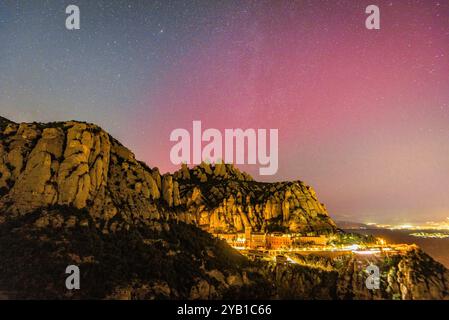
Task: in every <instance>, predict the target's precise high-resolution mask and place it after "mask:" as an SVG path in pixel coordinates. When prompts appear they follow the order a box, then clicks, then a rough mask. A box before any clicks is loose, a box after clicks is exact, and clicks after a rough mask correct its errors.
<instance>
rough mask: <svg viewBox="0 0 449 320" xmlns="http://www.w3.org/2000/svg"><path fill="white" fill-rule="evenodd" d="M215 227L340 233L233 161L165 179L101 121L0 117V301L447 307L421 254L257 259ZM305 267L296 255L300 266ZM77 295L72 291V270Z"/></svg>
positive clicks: (299, 187) (285, 188) (286, 189)
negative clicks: (377, 273) (375, 277)
mask: <svg viewBox="0 0 449 320" xmlns="http://www.w3.org/2000/svg"><path fill="white" fill-rule="evenodd" d="M198 227H201V228H202V229H204V230H206V231H210V232H217V231H221V232H229V231H240V230H243V229H245V228H247V227H250V228H252V229H253V230H265V231H270V230H271V231H273V230H283V231H295V232H297V231H299V232H304V233H309V232H313V233H329V232H333V231H335V230H336V228H335V224H334V222H333V221H332V220H331V219H330V218H329V216H328V214H327V212H326V209H325V207H324V205H322V204H321V203H320V202H319V201H318V199H317V196H316V194H315V192H314V191H313V189H312V188H311V187H309V186H307V185H305V184H304V183H303V182H301V181H292V182H279V183H260V182H256V181H254V180H253V179H252V178H251V177H250V176H249V175H247V174H245V173H242V172H240V171H239V170H238V169H237V168H235V167H233V166H231V165H224V164H217V165H215V166H211V165H208V164H205V163H203V164H201V165H199V166H197V167H194V168H191V169H189V168H188V167H187V166H182V167H181V169H180V170H179V171H177V172H175V173H173V174H164V175H161V174H160V173H159V171H158V169H157V168H149V167H148V166H147V165H145V164H144V163H141V162H139V161H137V160H136V159H135V157H134V155H133V154H132V152H130V151H129V150H128V149H126V148H125V147H124V146H122V145H121V144H120V143H119V142H118V141H117V140H115V139H114V138H112V137H111V136H110V135H109V134H107V133H106V132H105V131H103V130H102V129H101V128H99V127H98V126H95V125H92V124H86V123H82V122H75V121H69V122H59V123H49V124H40V123H30V124H27V123H22V124H16V123H14V122H11V121H9V120H7V119H4V118H0V244H1V245H0V297H5V296H6V297H8V298H83V299H84V298H114V299H115V298H127V299H158V298H170V299H196V298H203V299H213V298H231V297H232V298H234V299H239V298H253V299H257V298H276V297H277V298H287V297H289V298H295V299H296V298H299V299H312V298H314V299H373V298H376V299H377V298H385V299H392V298H402V299H430V298H437V299H440V298H448V287H449V284H448V271H447V270H446V269H445V268H444V267H442V266H441V265H439V264H438V263H436V262H435V261H433V260H432V259H431V258H429V257H428V256H427V255H425V254H424V253H422V252H421V251H416V252H415V251H414V252H410V253H409V254H406V255H401V254H398V255H392V256H390V257H389V260H385V261H383V260H375V261H374V260H373V262H374V263H377V264H379V266H381V267H382V268H381V270H382V272H383V273H382V279H383V280H382V281H383V283H384V284H385V287H384V289H383V290H382V291H379V292H376V293H374V294H373V293H372V292H370V291H368V290H367V289H366V288H365V287H364V276H366V275H364V274H363V270H364V269H363V268H362V267H363V266H366V263H368V262H369V261H368V260H364V259H360V258H358V257H355V256H353V255H348V256H346V257H343V258H329V259H327V260H326V259H325V258H322V257H320V258H313V257H312V256H310V257H308V258H303V259H304V261H303V262H302V263H300V264H299V265H283V264H270V263H268V264H267V263H266V262H251V261H249V260H248V259H246V258H245V257H243V256H242V255H240V254H239V253H238V252H237V251H235V250H234V249H232V248H231V247H229V246H228V245H227V244H226V243H225V242H224V241H220V240H217V239H215V238H213V237H212V236H211V235H210V234H209V233H207V232H204V231H202V230H201V229H200V228H198ZM298 259H300V258H298ZM69 264H75V265H78V266H79V267H80V269H81V283H82V290H79V291H69V290H66V288H65V285H64V281H65V277H66V274H65V273H64V271H65V268H66V266H67V265H69Z"/></svg>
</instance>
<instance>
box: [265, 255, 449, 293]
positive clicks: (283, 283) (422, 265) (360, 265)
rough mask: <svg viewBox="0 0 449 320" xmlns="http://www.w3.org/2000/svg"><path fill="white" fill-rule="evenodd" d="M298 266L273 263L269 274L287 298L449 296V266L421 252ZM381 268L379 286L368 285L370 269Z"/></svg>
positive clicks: (311, 259)
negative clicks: (373, 288) (368, 287)
mask: <svg viewBox="0 0 449 320" xmlns="http://www.w3.org/2000/svg"><path fill="white" fill-rule="evenodd" d="M295 260H296V261H298V264H295V265H283V264H273V263H271V264H268V265H267V267H266V269H265V274H266V276H267V278H269V279H271V280H272V281H273V282H274V283H276V287H277V297H278V298H282V299H298V298H299V299H344V300H351V299H356V300H372V299H375V300H383V299H387V300H428V299H436V300H441V299H445V300H448V299H449V270H447V269H446V268H444V266H443V265H441V264H440V263H438V262H436V261H435V260H433V259H432V258H431V257H430V256H428V255H427V254H425V253H424V252H423V251H422V250H420V249H419V248H416V247H411V248H410V250H408V251H406V252H403V253H399V254H391V255H386V256H380V255H379V256H376V255H373V256H364V257H363V256H356V255H342V256H339V257H333V258H331V257H324V256H318V255H313V254H311V255H308V256H297V257H295ZM370 264H374V265H376V266H378V267H379V271H380V286H379V289H377V290H368V289H367V288H366V286H365V280H366V278H367V275H368V274H367V272H366V267H367V266H368V265H370Z"/></svg>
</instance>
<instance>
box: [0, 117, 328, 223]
mask: <svg viewBox="0 0 449 320" xmlns="http://www.w3.org/2000/svg"><path fill="white" fill-rule="evenodd" d="M2 129H3V130H2V131H1V132H0V138H1V140H0V142H1V144H0V190H1V191H0V197H1V198H0V212H2V214H1V215H0V219H1V217H2V216H4V215H5V214H25V213H27V212H31V211H33V210H36V209H38V208H42V207H46V206H51V205H56V204H57V205H67V206H74V207H75V208H78V209H82V208H86V209H88V211H89V213H90V214H91V215H92V217H94V218H101V219H97V223H98V224H99V226H100V225H101V227H102V228H104V229H105V230H112V231H114V230H116V229H117V228H118V229H120V228H122V227H123V225H124V224H125V225H126V224H131V223H133V221H136V220H148V219H158V218H162V217H164V218H167V217H176V218H177V219H178V220H181V221H185V222H189V223H194V224H197V225H201V226H202V227H204V228H205V229H206V230H209V231H217V230H221V231H239V230H243V229H244V228H245V227H251V228H253V229H254V230H269V229H270V228H271V229H286V230H291V231H304V232H310V231H317V232H330V231H333V230H335V225H334V223H333V222H332V220H331V219H330V218H329V216H328V215H327V212H326V209H325V207H324V205H322V204H321V203H320V202H319V201H318V199H317V197H316V194H315V192H314V191H313V189H312V188H311V187H309V186H306V185H305V184H304V183H303V182H300V181H296V182H280V183H259V182H255V181H253V180H252V178H251V177H249V176H248V175H247V174H245V173H241V172H240V171H238V169H236V168H234V167H233V166H231V165H220V164H218V165H216V166H210V165H207V164H204V163H203V164H202V165H200V166H197V167H195V168H193V169H188V168H187V167H185V166H184V167H182V168H181V170H180V171H178V172H176V173H174V174H173V175H171V174H165V175H163V176H161V175H160V173H159V171H158V169H157V168H155V169H151V168H149V167H148V166H146V165H145V164H144V163H141V162H138V161H137V160H136V159H135V157H134V155H133V153H132V152H131V151H129V150H128V149H127V148H125V147H124V146H122V145H121V144H120V143H119V142H118V141H116V140H115V139H114V138H112V137H111V136H110V135H108V134H107V133H106V132H105V131H103V130H102V129H100V128H99V127H98V126H95V125H92V124H86V123H81V122H74V121H70V122H64V123H49V124H39V123H31V124H27V123H22V124H15V123H13V122H9V121H7V120H2Z"/></svg>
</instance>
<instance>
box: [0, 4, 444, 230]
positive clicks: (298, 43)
mask: <svg viewBox="0 0 449 320" xmlns="http://www.w3.org/2000/svg"><path fill="white" fill-rule="evenodd" d="M69 4H76V5H78V6H79V7H80V10H81V30H77V31H68V30H66V28H65V19H66V17H67V15H66V14H65V8H66V6H67V5H69ZM370 4H377V5H378V6H379V7H380V10H381V29H380V30H367V29H366V28H365V18H366V16H367V15H366V14H365V8H366V7H367V6H368V5H370ZM0 111H1V112H0V114H1V115H2V116H4V117H7V118H10V119H11V120H14V121H17V122H21V121H26V122H30V121H41V122H47V121H56V120H70V119H76V120H82V121H88V122H93V123H96V124H99V125H100V126H102V127H103V128H104V129H105V130H107V131H108V132H110V133H111V134H112V135H113V136H114V137H116V138H117V139H118V140H120V141H121V142H122V143H123V144H124V145H126V146H127V147H129V148H130V149H131V150H133V151H134V152H135V154H136V157H137V158H138V159H140V160H143V161H145V162H146V163H148V165H150V166H157V167H159V168H160V170H161V171H162V172H165V171H173V170H175V169H177V168H176V167H175V166H174V165H171V163H170V159H169V152H170V149H171V147H172V146H173V143H172V142H170V141H169V135H170V132H171V131H172V130H173V129H175V128H186V129H188V130H191V126H192V121H193V120H201V121H202V123H203V127H204V128H218V129H224V128H239V127H240V128H255V129H257V128H265V129H269V128H277V129H279V171H278V173H277V174H276V175H275V176H265V177H262V180H264V181H279V180H296V179H301V180H304V181H306V182H307V183H308V184H311V185H312V186H313V187H314V188H315V189H316V190H317V193H318V195H319V197H320V200H321V201H322V202H324V203H325V204H326V205H327V207H328V209H329V211H330V213H331V214H332V216H334V217H337V218H339V219H345V220H354V221H362V222H368V221H371V222H387V223H388V222H404V223H405V222H414V221H422V220H442V219H446V217H449V2H448V1H443V0H440V1H432V0H421V1H420V0H417V1H405V0H402V1H399V0H393V1H380V0H369V1H363V0H360V1H319V0H310V1H243V0H241V1H228V0H227V1H169V0H164V1H81V0H71V1H61V0H54V1H9V0H6V1H5V0H2V1H0ZM244 169H245V170H247V171H249V172H250V173H251V174H252V175H253V176H255V177H256V178H260V177H258V174H257V173H258V166H250V167H244Z"/></svg>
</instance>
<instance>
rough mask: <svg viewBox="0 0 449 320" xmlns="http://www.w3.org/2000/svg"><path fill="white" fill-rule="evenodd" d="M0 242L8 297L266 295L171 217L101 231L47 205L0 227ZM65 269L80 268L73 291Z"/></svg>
mask: <svg viewBox="0 0 449 320" xmlns="http://www.w3.org/2000/svg"><path fill="white" fill-rule="evenodd" d="M0 244H1V245H0V257H1V259H0V292H2V293H3V295H4V296H6V297H7V298H9V299H30V298H33V299H36V298H38V299H105V298H106V299H218V298H231V297H233V298H234V297H235V298H242V299H245V298H265V299H266V298H270V297H271V296H272V291H273V290H272V286H271V284H270V283H269V281H268V280H266V279H265V278H264V277H263V275H261V274H260V273H258V272H254V271H251V270H250V267H251V263H250V262H249V261H248V260H247V259H246V258H245V257H243V256H242V255H240V254H239V253H237V252H236V251H235V250H234V249H232V248H230V247H229V246H228V245H227V244H226V243H225V242H224V241H220V240H217V239H214V238H212V237H211V235H209V234H208V233H206V232H204V231H201V230H200V229H198V228H196V227H195V226H193V225H188V224H185V223H182V222H179V223H176V222H175V221H173V220H169V221H161V220H151V221H150V222H148V223H145V224H144V225H143V224H139V223H137V224H134V225H132V226H130V227H129V228H128V229H127V230H120V231H115V232H110V233H107V234H105V233H104V232H101V230H99V229H98V228H96V227H95V221H94V220H93V218H92V216H91V215H90V214H89V213H88V212H87V211H86V210H80V209H75V208H73V207H63V206H53V207H52V208H49V209H43V210H36V211H34V212H30V213H28V214H26V215H24V216H19V217H15V218H13V219H8V221H7V222H4V223H3V224H0ZM68 265H76V266H78V267H79V269H80V275H81V281H80V284H81V285H80V290H73V291H71V290H67V289H66V287H65V279H66V277H67V276H68V275H67V274H65V269H66V267H67V266H68Z"/></svg>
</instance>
